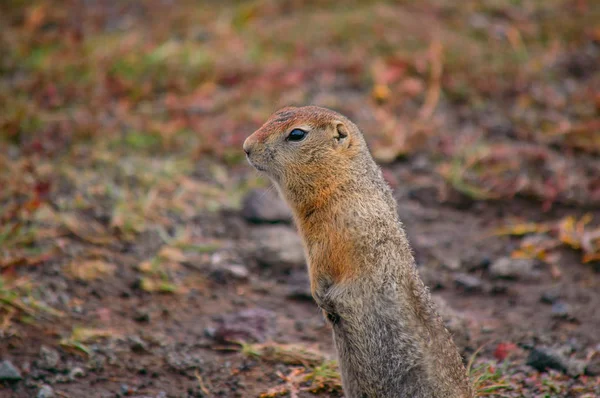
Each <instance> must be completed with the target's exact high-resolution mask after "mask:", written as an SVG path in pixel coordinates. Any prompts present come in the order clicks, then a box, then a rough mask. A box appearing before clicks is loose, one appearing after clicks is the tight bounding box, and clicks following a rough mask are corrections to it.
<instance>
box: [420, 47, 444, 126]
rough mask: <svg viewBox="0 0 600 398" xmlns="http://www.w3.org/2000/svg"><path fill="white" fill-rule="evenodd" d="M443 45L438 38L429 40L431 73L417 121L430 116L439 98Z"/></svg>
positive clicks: (425, 119) (424, 119) (422, 120)
mask: <svg viewBox="0 0 600 398" xmlns="http://www.w3.org/2000/svg"><path fill="white" fill-rule="evenodd" d="M442 56H443V47H442V43H441V42H440V41H439V39H435V40H433V41H432V42H431V45H430V47H429V57H430V62H431V69H430V71H431V73H430V75H429V87H428V88H427V94H426V95H425V102H424V103H423V106H421V109H420V110H419V121H420V122H424V121H427V120H428V119H429V118H431V115H433V111H435V108H436V107H437V104H438V102H439V100H440V91H441V85H442V71H443V59H442Z"/></svg>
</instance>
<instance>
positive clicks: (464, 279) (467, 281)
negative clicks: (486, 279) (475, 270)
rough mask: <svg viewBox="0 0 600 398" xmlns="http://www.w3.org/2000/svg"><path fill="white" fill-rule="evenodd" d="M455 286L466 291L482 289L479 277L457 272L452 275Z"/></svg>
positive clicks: (472, 291)
mask: <svg viewBox="0 0 600 398" xmlns="http://www.w3.org/2000/svg"><path fill="white" fill-rule="evenodd" d="M454 283H455V285H456V287H458V288H460V289H462V290H464V291H465V292H466V293H476V292H480V291H481V290H482V289H483V282H482V281H481V279H480V278H478V277H476V276H474V275H469V274H465V273H459V274H456V275H455V276H454Z"/></svg>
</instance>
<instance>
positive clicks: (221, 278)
mask: <svg viewBox="0 0 600 398" xmlns="http://www.w3.org/2000/svg"><path fill="white" fill-rule="evenodd" d="M210 276H211V278H212V279H213V280H214V281H215V282H217V283H221V284H226V283H227V282H228V281H230V280H239V281H244V280H247V279H248V277H249V276H250V271H248V268H247V267H246V266H244V265H239V264H221V265H216V266H214V269H213V270H212V271H211V273H210Z"/></svg>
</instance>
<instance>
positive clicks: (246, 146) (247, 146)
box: [243, 137, 252, 155]
mask: <svg viewBox="0 0 600 398" xmlns="http://www.w3.org/2000/svg"><path fill="white" fill-rule="evenodd" d="M243 148H244V152H246V155H250V149H251V148H252V142H251V141H250V137H248V138H246V141H244V145H243Z"/></svg>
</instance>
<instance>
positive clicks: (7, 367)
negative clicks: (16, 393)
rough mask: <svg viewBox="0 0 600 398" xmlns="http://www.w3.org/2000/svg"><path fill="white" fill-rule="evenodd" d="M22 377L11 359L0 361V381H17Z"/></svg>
mask: <svg viewBox="0 0 600 398" xmlns="http://www.w3.org/2000/svg"><path fill="white" fill-rule="evenodd" d="M22 378H23V377H22V376H21V372H20V371H19V369H17V368H16V366H15V365H13V364H12V362H11V361H8V360H4V361H2V362H0V381H18V380H21V379H22Z"/></svg>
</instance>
